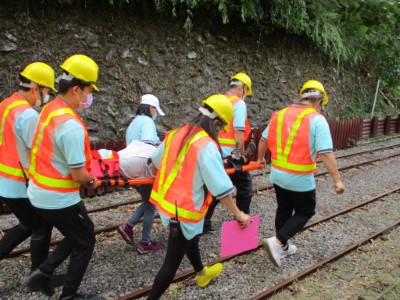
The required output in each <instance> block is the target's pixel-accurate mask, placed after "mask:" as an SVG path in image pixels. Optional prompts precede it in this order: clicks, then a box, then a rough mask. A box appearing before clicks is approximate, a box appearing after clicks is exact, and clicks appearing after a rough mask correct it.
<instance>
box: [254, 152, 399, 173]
mask: <svg viewBox="0 0 400 300" xmlns="http://www.w3.org/2000/svg"><path fill="white" fill-rule="evenodd" d="M396 147H400V144H394V145H390V146H385V147H380V148H375V149H370V150H363V151H360V152H355V153H349V154H343V155H338V156H335V158H336V160H338V159H343V158H349V157H352V156H357V155H363V154H372V153H373V152H378V151H383V150H387V149H391V148H396ZM317 164H321V161H318V162H317ZM269 173H270V172H269V171H268V172H261V173H253V174H252V175H253V177H257V176H261V175H264V174H269Z"/></svg>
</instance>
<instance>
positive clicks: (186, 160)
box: [150, 125, 213, 223]
mask: <svg viewBox="0 0 400 300" xmlns="http://www.w3.org/2000/svg"><path fill="white" fill-rule="evenodd" d="M188 130H189V125H185V126H183V127H181V128H178V129H175V130H172V131H170V132H168V133H167V134H166V136H165V140H164V143H165V146H164V147H165V148H164V155H163V158H162V162H161V166H160V169H159V170H158V172H157V176H156V178H155V181H154V184H153V190H152V191H151V196H150V202H151V203H153V204H154V205H156V206H157V207H158V209H159V210H160V211H161V212H163V213H164V214H166V215H167V216H169V217H175V213H176V209H177V210H178V219H179V221H183V222H189V223H198V222H200V221H201V220H202V219H203V218H204V217H205V215H206V213H207V210H208V207H209V205H210V203H211V200H212V197H211V194H210V193H207V195H206V196H205V200H204V203H203V205H202V207H201V208H200V209H199V210H198V209H196V208H195V206H194V202H193V199H192V193H193V177H194V172H195V170H196V161H197V155H198V152H199V150H200V149H201V148H202V147H203V146H204V145H206V144H207V143H209V142H210V141H213V140H212V139H211V138H210V137H209V136H208V134H207V133H206V132H205V131H204V130H203V129H199V128H198V127H197V132H196V133H195V134H192V135H191V136H190V137H189V138H188V139H187V140H186V141H185V142H184V144H183V146H182V147H181V144H182V140H183V138H184V137H185V136H186V133H187V132H188ZM175 201H176V206H175Z"/></svg>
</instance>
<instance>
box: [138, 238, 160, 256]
mask: <svg viewBox="0 0 400 300" xmlns="http://www.w3.org/2000/svg"><path fill="white" fill-rule="evenodd" d="M160 249H161V244H160V243H157V242H153V241H151V242H150V243H149V244H148V245H146V244H143V243H140V245H139V248H137V251H138V252H139V253H140V254H146V253H149V252H152V251H157V250H160Z"/></svg>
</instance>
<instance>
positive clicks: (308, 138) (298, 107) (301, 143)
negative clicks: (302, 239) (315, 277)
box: [258, 80, 345, 267]
mask: <svg viewBox="0 0 400 300" xmlns="http://www.w3.org/2000/svg"><path fill="white" fill-rule="evenodd" d="M300 96H301V99H300V100H299V101H298V102H297V103H294V104H293V105H290V106H288V107H287V108H284V109H282V110H280V111H278V112H275V113H273V114H272V116H271V120H270V122H269V126H268V127H267V128H266V129H265V130H264V132H263V133H262V138H261V140H260V142H259V145H258V147H259V148H258V149H259V150H258V162H259V163H264V164H265V160H264V156H265V152H266V150H267V149H269V150H270V151H271V173H270V177H269V179H270V181H271V182H272V183H273V185H274V188H275V194H276V199H277V204H278V208H277V210H276V215H275V230H276V236H274V237H271V238H268V239H264V240H263V245H264V247H265V249H266V251H267V254H268V256H269V258H270V260H271V261H272V263H273V264H275V265H276V266H278V267H280V266H281V259H282V258H284V257H286V256H288V255H291V254H294V253H295V252H296V251H297V247H296V246H295V245H293V244H291V243H289V242H288V240H289V239H290V238H292V237H293V236H295V235H296V234H297V233H298V232H299V231H300V230H301V229H302V228H303V227H304V225H305V224H306V223H307V222H308V220H309V219H310V218H311V217H312V216H313V215H314V214H315V206H316V194H315V179H314V173H315V171H316V168H317V166H316V161H317V159H318V157H320V158H321V160H322V163H323V164H324V166H325V167H326V169H327V170H328V172H329V175H330V176H331V177H332V180H333V182H334V185H335V191H336V193H337V194H342V193H343V192H344V189H345V188H344V185H343V182H342V180H341V177H340V174H339V171H338V168H337V165H336V159H335V156H334V154H333V143H332V137H331V134H330V130H329V125H328V122H327V121H326V119H325V117H324V116H322V115H321V114H320V113H319V111H320V108H321V105H326V104H327V103H328V96H327V94H326V92H325V89H324V87H323V85H322V84H321V83H320V82H319V81H316V80H309V81H307V82H306V83H305V84H304V85H303V87H302V88H301V90H300Z"/></svg>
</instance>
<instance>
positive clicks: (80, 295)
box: [58, 294, 103, 300]
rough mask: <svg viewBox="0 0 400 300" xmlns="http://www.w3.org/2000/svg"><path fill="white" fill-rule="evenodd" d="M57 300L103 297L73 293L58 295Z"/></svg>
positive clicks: (98, 299)
mask: <svg viewBox="0 0 400 300" xmlns="http://www.w3.org/2000/svg"><path fill="white" fill-rule="evenodd" d="M58 299H59V300H102V299H103V298H102V297H100V296H97V295H94V294H74V295H70V296H64V297H62V296H60V298H58Z"/></svg>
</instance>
